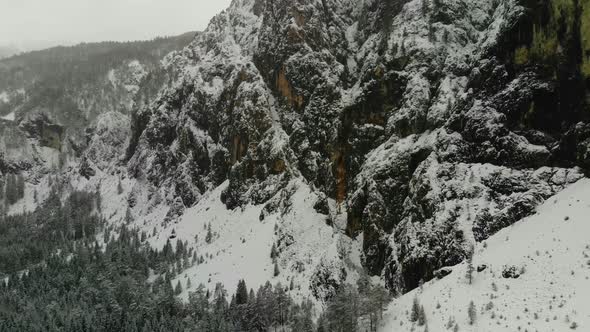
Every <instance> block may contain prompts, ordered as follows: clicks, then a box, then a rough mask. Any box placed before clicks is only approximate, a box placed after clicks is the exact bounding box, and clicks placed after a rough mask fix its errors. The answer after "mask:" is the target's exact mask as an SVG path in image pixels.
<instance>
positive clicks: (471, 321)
mask: <svg viewBox="0 0 590 332" xmlns="http://www.w3.org/2000/svg"><path fill="white" fill-rule="evenodd" d="M467 314H468V316H469V325H473V324H475V319H476V318H477V311H476V309H475V303H473V301H471V302H469V308H468V309H467Z"/></svg>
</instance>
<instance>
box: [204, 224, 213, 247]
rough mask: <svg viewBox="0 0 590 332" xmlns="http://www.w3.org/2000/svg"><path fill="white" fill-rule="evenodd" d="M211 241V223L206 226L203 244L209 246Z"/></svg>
mask: <svg viewBox="0 0 590 332" xmlns="http://www.w3.org/2000/svg"><path fill="white" fill-rule="evenodd" d="M212 240H213V233H212V232H211V223H209V224H208V226H207V235H206V236H205V242H207V244H211V241H212Z"/></svg>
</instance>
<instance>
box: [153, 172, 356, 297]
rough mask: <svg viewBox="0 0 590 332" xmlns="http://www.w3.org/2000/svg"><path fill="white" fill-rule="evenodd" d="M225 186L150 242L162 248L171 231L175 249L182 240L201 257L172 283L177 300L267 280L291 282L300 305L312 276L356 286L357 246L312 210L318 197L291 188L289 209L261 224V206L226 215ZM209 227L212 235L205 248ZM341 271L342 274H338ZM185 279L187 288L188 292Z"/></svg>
mask: <svg viewBox="0 0 590 332" xmlns="http://www.w3.org/2000/svg"><path fill="white" fill-rule="evenodd" d="M226 186H227V182H226V183H224V184H223V185H221V186H220V187H219V188H217V189H215V190H213V191H211V192H209V193H208V194H206V196H205V197H203V198H202V199H201V201H200V202H199V203H198V204H197V205H196V206H194V207H192V208H190V209H187V210H186V211H185V213H184V215H183V216H182V217H181V219H180V220H179V222H178V223H172V224H171V225H170V226H169V227H167V228H166V229H163V230H159V232H158V234H157V235H156V236H155V237H151V238H150V239H149V241H150V243H151V244H152V245H153V246H155V247H159V248H161V247H162V246H163V245H164V244H165V243H166V241H167V240H168V238H169V236H170V235H171V233H172V230H174V231H175V233H176V234H177V238H176V239H174V240H172V245H173V247H174V246H175V241H178V240H182V241H185V240H186V241H187V242H188V244H189V246H192V247H193V248H195V249H196V250H197V254H198V255H199V256H201V255H202V256H203V257H204V259H205V261H204V263H202V264H199V265H195V266H193V267H191V268H189V269H188V270H185V271H183V272H182V273H181V274H180V275H179V276H178V277H177V279H176V280H174V283H173V284H174V285H175V284H176V282H177V281H178V280H180V281H181V284H182V286H183V290H184V292H183V294H182V295H181V298H184V299H187V298H188V291H193V290H194V289H195V288H196V287H197V286H198V285H199V284H201V283H202V284H204V285H205V286H206V287H208V288H209V289H211V290H214V288H215V284H216V283H217V282H221V283H223V284H224V286H225V287H226V288H227V290H228V292H229V294H233V293H234V291H235V289H236V286H237V284H238V281H239V280H240V279H244V280H245V281H246V285H247V286H248V288H253V289H255V290H256V289H257V288H258V287H259V286H261V285H263V284H264V283H265V282H266V281H270V282H271V283H273V284H277V283H279V282H280V283H281V284H283V285H284V286H289V285H290V283H291V279H293V285H294V289H293V291H292V292H291V295H292V296H293V297H294V298H295V299H298V300H302V299H305V298H308V297H312V288H313V287H312V284H313V281H314V280H316V278H314V276H318V275H319V276H322V277H330V278H334V279H335V280H342V279H339V278H343V279H344V280H346V281H348V282H351V283H353V282H356V278H357V276H358V273H357V271H358V269H360V250H361V248H360V243H359V242H360V241H353V240H351V239H349V238H348V237H346V236H345V235H343V234H341V233H340V232H339V231H337V230H335V228H333V227H331V226H329V225H327V224H326V216H325V215H322V214H319V213H317V212H316V211H315V210H314V209H313V205H314V203H315V202H316V199H317V196H316V195H315V194H314V193H313V191H312V190H311V189H310V187H309V186H307V184H305V183H304V182H303V181H302V180H294V181H292V182H291V184H290V185H289V188H290V189H291V190H292V191H291V192H292V195H291V197H290V198H288V199H287V201H288V202H289V204H292V205H291V206H290V208H286V209H283V210H282V211H283V212H282V213H281V212H280V211H278V212H277V213H274V214H270V215H268V216H267V217H266V218H264V220H260V214H261V212H262V209H263V207H264V205H259V206H255V205H248V206H246V207H244V208H237V209H235V210H228V209H227V208H226V207H225V205H224V204H223V203H222V202H221V200H220V195H221V192H222V191H223V189H224V188H225V187H226ZM279 195H280V194H279ZM209 224H210V225H211V232H212V235H213V236H212V238H211V241H210V243H207V241H206V237H207V227H208V225H209ZM147 227H150V226H149V224H148V226H147ZM146 230H149V228H146ZM273 243H274V244H275V245H276V246H277V248H278V252H279V257H278V259H277V263H278V266H279V270H280V274H279V275H278V276H274V264H273V261H272V259H271V257H270V254H271V248H272V245H273ZM343 269H344V270H346V274H345V275H342V274H341V273H342V270H343ZM188 278H190V279H191V285H192V288H191V289H187V288H186V285H187V281H188ZM320 286H323V285H320ZM316 289H317V292H320V295H322V294H321V292H323V291H325V288H322V287H317V288H316Z"/></svg>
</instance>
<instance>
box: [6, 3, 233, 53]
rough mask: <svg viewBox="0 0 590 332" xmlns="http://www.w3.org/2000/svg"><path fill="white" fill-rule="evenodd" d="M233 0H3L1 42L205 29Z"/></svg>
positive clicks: (145, 36)
mask: <svg viewBox="0 0 590 332" xmlns="http://www.w3.org/2000/svg"><path fill="white" fill-rule="evenodd" d="M230 1H231V0H0V45H1V44H9V43H17V44H25V45H26V44H30V43H31V42H33V43H45V42H51V43H56V42H58V43H78V42H83V41H88V42H93V41H103V40H118V41H123V40H137V39H150V38H153V37H155V36H162V35H176V34H180V33H183V32H187V31H198V30H203V29H204V28H205V27H206V26H207V23H208V22H209V20H210V19H211V17H213V16H214V15H215V14H217V13H219V12H221V11H222V10H223V9H225V8H227V7H228V6H229V3H230Z"/></svg>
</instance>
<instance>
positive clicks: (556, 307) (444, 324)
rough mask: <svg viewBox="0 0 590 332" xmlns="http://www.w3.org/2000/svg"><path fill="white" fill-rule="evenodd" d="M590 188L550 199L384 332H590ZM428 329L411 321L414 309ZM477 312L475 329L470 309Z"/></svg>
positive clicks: (404, 301) (407, 303) (408, 299)
mask: <svg viewBox="0 0 590 332" xmlns="http://www.w3.org/2000/svg"><path fill="white" fill-rule="evenodd" d="M589 198H590V181H588V180H587V179H584V180H581V181H579V182H578V183H576V184H574V185H571V186H569V187H568V188H566V189H565V190H563V191H562V192H560V193H559V194H557V195H555V196H553V197H551V198H550V199H548V200H547V201H546V202H545V203H544V204H542V205H541V206H540V207H539V208H538V209H537V210H536V213H535V214H534V215H532V216H530V217H528V218H525V219H524V220H522V221H519V222H518V223H516V224H514V225H512V226H509V227H507V228H505V229H503V230H501V231H499V232H498V233H496V234H495V235H493V236H492V237H490V238H489V239H488V240H486V241H484V242H482V243H480V244H478V245H477V246H476V248H475V254H474V255H473V259H472V263H471V264H472V266H473V267H474V269H475V270H474V271H473V272H472V278H473V279H472V283H471V284H469V280H468V279H469V278H468V269H467V267H468V264H467V263H462V264H459V265H457V266H454V267H452V268H449V269H447V270H446V272H445V274H446V273H448V275H446V276H444V277H442V275H441V277H442V279H441V280H434V281H431V282H428V283H426V284H424V285H422V286H421V287H420V288H418V289H416V290H414V291H412V292H409V293H407V294H405V295H404V296H402V297H400V298H397V299H396V300H395V301H394V302H393V303H392V304H391V306H390V307H389V309H388V310H387V312H386V314H385V316H386V318H385V322H386V323H385V324H384V326H383V327H382V330H383V331H423V330H425V329H426V326H428V330H429V331H453V329H454V328H455V325H458V326H459V330H460V331H481V332H483V331H526V330H528V331H568V330H581V331H584V330H585V329H586V327H587V326H588V324H590V314H589V313H588V311H587V310H585V308H587V306H588V304H587V301H588V299H589V298H590V288H589V287H588V282H589V281H588V280H589V278H590V260H589V259H588V257H589V255H590V241H589V239H588V237H587V236H586V234H588V231H589V228H590V223H589V222H588V217H587V216H588V213H589V212H590V202H589ZM415 299H417V301H418V303H420V306H423V307H424V312H425V314H426V319H425V321H426V323H425V324H423V325H422V326H419V323H418V322H412V321H411V312H412V306H413V303H414V301H415ZM471 302H473V303H474V305H475V311H474V312H475V315H473V317H474V319H473V320H474V322H473V324H470V320H471V319H470V315H469V314H468V308H469V304H470V303H471Z"/></svg>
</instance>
